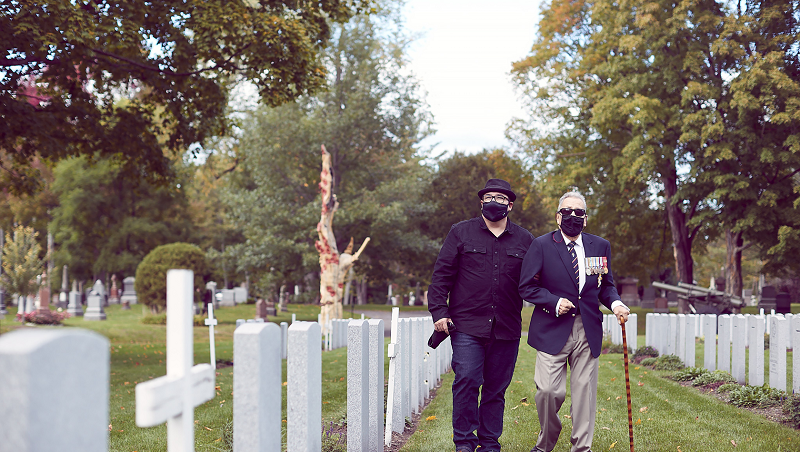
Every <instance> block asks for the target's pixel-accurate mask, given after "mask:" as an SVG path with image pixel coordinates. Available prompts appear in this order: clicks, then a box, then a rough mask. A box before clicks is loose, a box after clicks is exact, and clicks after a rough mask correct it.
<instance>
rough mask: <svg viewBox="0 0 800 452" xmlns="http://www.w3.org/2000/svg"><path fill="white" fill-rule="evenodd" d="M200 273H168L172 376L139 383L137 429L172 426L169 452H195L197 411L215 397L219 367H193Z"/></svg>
mask: <svg viewBox="0 0 800 452" xmlns="http://www.w3.org/2000/svg"><path fill="white" fill-rule="evenodd" d="M193 286H194V273H193V272H192V271H191V270H169V271H168V272H167V375H165V376H163V377H159V378H155V379H153V380H150V381H146V382H144V383H139V384H138V385H136V425H138V426H139V427H153V426H156V425H159V424H162V423H164V422H165V421H166V423H167V450H168V451H169V452H192V451H194V407H196V406H198V405H200V404H201V403H203V402H206V401H208V400H211V399H213V398H214V368H213V367H211V365H210V364H198V365H196V366H194V367H192V362H193V355H194V340H193V337H194V335H193V331H192V327H193V318H194V304H193V292H194V287H193Z"/></svg>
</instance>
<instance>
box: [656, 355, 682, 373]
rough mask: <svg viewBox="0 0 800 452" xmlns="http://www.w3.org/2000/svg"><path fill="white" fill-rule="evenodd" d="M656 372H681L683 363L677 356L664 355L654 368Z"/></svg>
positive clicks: (658, 359) (659, 358)
mask: <svg viewBox="0 0 800 452" xmlns="http://www.w3.org/2000/svg"><path fill="white" fill-rule="evenodd" d="M653 369H654V370H681V369H683V362H682V361H681V359H680V358H678V357H677V356H675V355H662V356H659V357H658V358H657V360H656V364H655V365H654V366H653Z"/></svg>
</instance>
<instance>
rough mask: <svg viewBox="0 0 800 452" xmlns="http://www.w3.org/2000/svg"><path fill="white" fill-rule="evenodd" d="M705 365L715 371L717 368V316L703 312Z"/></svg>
mask: <svg viewBox="0 0 800 452" xmlns="http://www.w3.org/2000/svg"><path fill="white" fill-rule="evenodd" d="M702 322H703V335H704V338H703V341H704V342H703V346H704V349H703V352H704V353H703V367H705V368H706V369H707V370H710V371H714V370H716V369H717V366H716V365H717V316H715V315H714V314H703V316H702Z"/></svg>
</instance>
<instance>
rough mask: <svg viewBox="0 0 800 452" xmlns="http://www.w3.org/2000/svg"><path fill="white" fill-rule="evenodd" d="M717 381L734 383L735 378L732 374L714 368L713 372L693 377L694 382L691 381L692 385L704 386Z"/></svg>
mask: <svg viewBox="0 0 800 452" xmlns="http://www.w3.org/2000/svg"><path fill="white" fill-rule="evenodd" d="M719 382H725V383H726V384H727V383H736V379H735V378H733V375H731V374H730V373H728V372H725V371H724V370H715V371H713V372H706V373H704V374H702V375H700V376H698V377H697V378H695V379H694V382H692V386H706V385H710V384H714V383H719Z"/></svg>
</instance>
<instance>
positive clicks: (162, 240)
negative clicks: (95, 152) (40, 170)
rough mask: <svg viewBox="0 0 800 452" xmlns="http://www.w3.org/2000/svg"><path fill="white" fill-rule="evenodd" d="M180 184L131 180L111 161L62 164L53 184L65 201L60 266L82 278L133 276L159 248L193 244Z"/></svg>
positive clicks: (60, 216)
mask: <svg viewBox="0 0 800 452" xmlns="http://www.w3.org/2000/svg"><path fill="white" fill-rule="evenodd" d="M179 181H180V179H179ZM180 185H181V184H180V183H178V184H176V185H175V186H169V187H165V186H155V185H153V184H151V183H148V182H145V181H143V180H141V179H140V178H137V177H130V174H129V173H128V172H126V171H125V169H124V166H122V165H120V164H118V163H116V162H115V161H113V160H111V159H96V160H94V161H93V162H92V161H91V160H90V159H88V158H85V157H79V158H71V159H66V160H63V161H61V162H60V163H59V164H58V166H56V169H55V180H54V182H53V185H52V190H53V192H54V193H55V194H56V195H57V196H58V200H59V205H58V207H56V208H55V209H53V212H52V215H53V221H52V222H51V228H52V230H54V231H55V234H54V235H55V242H56V243H57V244H58V246H57V248H58V251H57V252H56V262H58V263H61V264H67V265H69V271H70V275H72V276H73V277H74V278H77V279H85V280H95V279H98V278H101V277H103V276H109V274H111V273H120V274H121V276H123V277H124V276H131V275H133V274H134V272H135V271H136V266H137V265H139V262H141V260H142V259H143V258H144V256H145V255H146V254H147V253H149V252H150V251H151V250H152V249H153V248H155V247H156V246H158V245H163V244H166V243H172V242H181V241H188V240H189V239H190V233H191V231H192V230H193V229H194V228H193V227H192V223H191V219H190V218H189V215H188V214H187V205H188V200H187V197H186V193H185V190H183V189H181V187H179V186H180Z"/></svg>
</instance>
